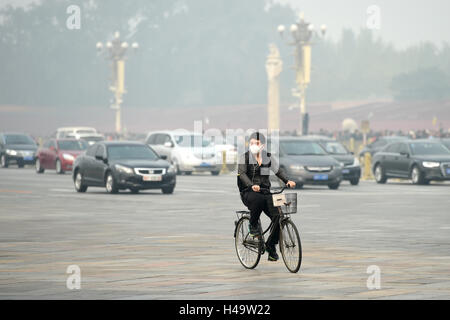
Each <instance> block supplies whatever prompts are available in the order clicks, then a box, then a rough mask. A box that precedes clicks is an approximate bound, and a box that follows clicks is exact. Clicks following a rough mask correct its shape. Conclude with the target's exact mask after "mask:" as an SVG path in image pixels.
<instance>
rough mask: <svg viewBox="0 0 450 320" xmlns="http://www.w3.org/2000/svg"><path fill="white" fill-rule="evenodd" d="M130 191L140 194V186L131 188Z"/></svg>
mask: <svg viewBox="0 0 450 320" xmlns="http://www.w3.org/2000/svg"><path fill="white" fill-rule="evenodd" d="M130 191H131V193H132V194H138V193H139V189H138V188H130Z"/></svg>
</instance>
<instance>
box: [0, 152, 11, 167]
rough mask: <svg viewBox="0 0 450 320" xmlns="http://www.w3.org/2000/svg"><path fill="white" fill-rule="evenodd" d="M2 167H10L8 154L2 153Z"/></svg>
mask: <svg viewBox="0 0 450 320" xmlns="http://www.w3.org/2000/svg"><path fill="white" fill-rule="evenodd" d="M1 163H2V168H8V165H9V163H8V159H6V155H4V154H2V157H1Z"/></svg>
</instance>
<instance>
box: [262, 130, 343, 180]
mask: <svg viewBox="0 0 450 320" xmlns="http://www.w3.org/2000/svg"><path fill="white" fill-rule="evenodd" d="M269 144H271V146H270V148H269V150H270V152H271V153H272V154H273V155H272V156H275V157H276V156H278V157H279V162H280V167H281V168H283V169H284V170H285V171H286V173H287V175H288V176H289V178H290V179H292V180H293V181H295V183H296V184H297V188H302V187H303V185H306V184H312V185H327V186H328V187H329V188H330V189H338V188H339V185H340V183H341V181H342V168H343V166H342V164H341V163H340V162H339V161H337V160H336V159H334V158H333V157H332V156H331V155H329V154H328V153H327V152H326V151H325V149H324V148H323V147H322V146H321V145H320V144H319V143H317V142H315V141H312V140H310V139H308V138H305V137H280V138H279V146H278V147H277V146H275V144H274V143H273V141H271V142H269Z"/></svg>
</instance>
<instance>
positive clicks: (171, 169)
mask: <svg viewBox="0 0 450 320" xmlns="http://www.w3.org/2000/svg"><path fill="white" fill-rule="evenodd" d="M175 172H176V170H175V166H173V165H170V166H169V168H168V169H167V173H175Z"/></svg>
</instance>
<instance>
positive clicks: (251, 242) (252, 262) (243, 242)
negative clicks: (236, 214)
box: [234, 217, 261, 269]
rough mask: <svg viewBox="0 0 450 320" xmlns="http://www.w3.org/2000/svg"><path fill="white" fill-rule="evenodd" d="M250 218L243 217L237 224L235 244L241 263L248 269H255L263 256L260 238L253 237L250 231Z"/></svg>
mask: <svg viewBox="0 0 450 320" xmlns="http://www.w3.org/2000/svg"><path fill="white" fill-rule="evenodd" d="M249 224H250V219H249V218H248V217H242V218H241V219H239V221H238V223H237V226H236V237H235V238H234V244H235V247H236V254H237V256H238V259H239V261H240V262H241V264H242V265H243V266H244V267H245V268H247V269H254V268H255V267H256V266H257V265H258V263H259V260H260V258H261V251H260V245H261V244H260V240H259V239H260V238H253V237H251V236H250V235H249V233H248V227H249Z"/></svg>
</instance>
